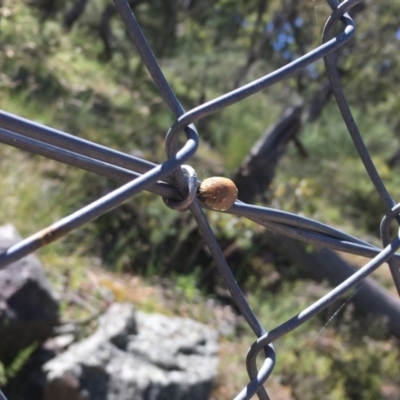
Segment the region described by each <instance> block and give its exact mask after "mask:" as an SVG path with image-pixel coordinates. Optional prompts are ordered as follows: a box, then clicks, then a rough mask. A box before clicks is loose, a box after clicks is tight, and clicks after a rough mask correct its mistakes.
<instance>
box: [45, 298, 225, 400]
mask: <svg viewBox="0 0 400 400" xmlns="http://www.w3.org/2000/svg"><path fill="white" fill-rule="evenodd" d="M217 357H218V344H217V334H216V332H214V331H213V330H212V329H210V328H209V327H207V326H205V325H203V324H200V323H198V322H195V321H193V320H190V319H183V318H178V317H174V318H170V317H166V316H164V315H158V314H152V315H150V314H149V315H147V314H144V313H139V312H138V313H136V312H135V310H134V308H133V306H132V305H129V304H114V305H113V306H111V307H110V308H109V310H108V311H107V313H106V314H105V315H103V316H102V318H101V319H100V322H99V327H98V329H97V331H96V332H95V333H94V334H93V335H92V336H91V337H89V338H87V339H85V340H83V341H82V342H80V343H77V344H75V345H73V346H71V347H70V348H69V349H68V350H67V351H66V352H64V353H62V354H60V355H59V356H57V357H56V358H54V359H53V360H51V361H49V362H48V363H46V364H45V365H44V371H45V373H46V374H47V384H46V388H45V393H46V394H45V400H64V399H65V400H67V399H68V400H89V399H92V400H128V399H129V400H206V399H208V398H209V396H210V393H211V390H212V385H213V379H214V377H215V376H216V373H217V362H218V361H217V360H218V358H217Z"/></svg>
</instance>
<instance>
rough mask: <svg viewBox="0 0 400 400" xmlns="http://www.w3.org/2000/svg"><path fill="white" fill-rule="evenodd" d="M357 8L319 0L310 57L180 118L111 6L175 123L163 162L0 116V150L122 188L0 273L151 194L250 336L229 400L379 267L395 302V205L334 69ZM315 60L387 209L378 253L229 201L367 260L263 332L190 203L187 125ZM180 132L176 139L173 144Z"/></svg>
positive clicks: (136, 33) (291, 233) (273, 224)
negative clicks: (324, 11) (202, 257)
mask: <svg viewBox="0 0 400 400" xmlns="http://www.w3.org/2000/svg"><path fill="white" fill-rule="evenodd" d="M361 1H362V0H346V1H344V2H342V3H339V2H338V1H337V0H327V3H328V5H329V6H330V8H331V9H332V14H331V16H330V17H329V19H328V21H327V23H326V25H325V28H324V34H323V40H322V44H321V45H320V46H319V47H318V48H316V49H314V50H312V51H310V52H309V53H307V54H305V55H303V56H302V57H300V58H298V59H297V60H294V61H292V62H290V63H289V64H287V65H285V66H284V67H281V68H279V69H277V70H275V71H273V72H271V73H269V74H267V75H265V76H263V77H261V78H260V79H257V80H255V81H253V82H251V83H249V84H247V85H245V86H242V87H240V88H238V89H236V90H233V91H231V92H229V93H226V94H223V95H222V96H220V97H217V98H216V99H214V100H212V101H209V102H207V103H205V104H202V105H200V106H198V107H196V108H193V109H191V110H189V111H185V110H184V109H183V107H182V105H181V104H180V102H179V100H178V98H177V96H176V95H175V93H174V91H173V90H172V88H171V86H170V85H169V83H168V81H167V80H166V78H165V76H164V75H163V73H162V70H161V68H160V67H159V64H158V62H157V60H156V58H155V56H154V54H153V52H152V50H151V47H150V46H149V44H148V43H147V40H146V37H145V35H144V34H143V32H142V30H141V28H140V26H139V24H138V22H137V20H136V18H135V16H134V14H133V12H132V10H131V8H130V6H129V4H128V2H127V0H114V3H115V6H116V8H117V10H118V12H119V14H120V16H121V18H122V21H123V22H124V24H125V27H126V29H127V31H128V34H129V36H130V37H131V39H132V40H133V41H134V43H135V45H136V47H137V49H138V51H139V53H140V55H141V58H142V60H143V62H144V64H145V65H146V67H147V69H148V70H149V72H150V74H151V76H152V78H153V80H154V83H155V85H156V86H157V88H158V90H159V91H160V93H161V95H162V97H163V99H164V101H165V103H166V104H167V105H168V106H169V108H170V109H171V111H172V113H173V115H174V116H175V117H176V121H175V123H174V124H172V126H171V127H170V128H169V130H168V131H167V132H166V135H165V137H166V142H165V149H166V155H167V159H166V161H165V162H163V163H162V164H159V165H157V164H154V163H151V162H149V161H147V160H144V159H141V158H138V157H134V156H131V155H129V154H125V153H123V152H120V151H116V150H113V149H110V148H107V147H104V146H101V145H99V144H96V143H93V142H90V141H88V140H84V139H80V138H77V137H75V136H73V135H69V134H67V133H65V132H61V131H58V130H55V129H52V128H49V127H46V126H44V125H40V124H37V123H34V122H32V121H29V120H26V119H23V118H20V117H18V116H15V115H12V114H9V113H6V112H3V111H0V142H1V143H4V144H8V145H10V146H14V147H17V148H19V149H23V150H26V151H29V152H33V153H36V154H39V155H42V156H44V157H47V158H50V159H53V160H56V161H59V162H62V163H65V164H68V165H71V166H75V167H78V168H81V169H84V170H87V171H90V172H93V173H96V174H99V175H102V176H105V177H108V178H110V179H113V180H116V181H119V182H122V183H123V186H121V187H120V188H118V189H116V190H114V191H113V192H111V193H109V194H107V195H106V196H103V197H102V198H100V199H98V200H96V201H94V202H93V203H91V204H89V205H87V206H86V207H84V208H81V209H80V210H78V211H76V212H74V213H72V214H71V215H69V216H67V217H65V218H63V219H61V220H60V221H58V222H57V223H55V224H53V225H51V226H49V227H47V228H45V229H43V230H41V231H39V232H37V233H35V234H34V235H32V236H30V237H28V238H27V239H24V240H22V241H21V242H19V243H18V244H16V245H14V246H11V247H10V248H9V249H7V250H6V251H4V252H3V253H1V254H0V269H1V268H6V267H7V266H8V265H9V264H10V263H12V262H15V261H17V260H19V259H20V258H22V257H24V256H26V255H27V254H29V253H31V252H33V251H35V250H37V249H39V248H41V247H43V246H45V245H47V244H48V243H50V242H52V241H54V240H56V239H58V238H60V237H62V236H64V235H66V234H67V233H69V232H71V231H72V230H74V229H77V228H79V227H80V226H82V225H83V224H85V223H87V222H89V221H91V220H93V219H95V218H97V217H99V216H100V215H102V214H104V213H106V212H108V211H110V210H111V209H113V208H115V207H118V206H119V205H120V204H122V203H123V202H124V201H127V200H128V199H130V198H131V197H132V196H134V195H136V194H138V193H140V192H141V191H143V190H148V191H151V192H153V193H155V194H158V195H160V196H162V197H163V199H164V201H165V204H166V205H167V206H169V207H171V208H173V209H176V210H180V211H183V210H189V211H190V212H191V213H192V214H193V216H194V218H195V220H196V222H197V224H198V226H199V229H200V231H201V233H202V235H203V237H204V241H205V243H206V245H207V246H208V248H209V250H210V253H211V255H212V256H213V259H214V261H215V263H216V266H217V268H218V270H219V272H220V274H221V276H222V277H223V279H224V280H225V282H226V284H227V287H228V288H229V290H230V292H231V294H232V297H233V299H234V301H235V303H236V305H237V307H238V308H239V310H240V312H241V313H242V315H243V316H244V317H245V319H246V321H247V323H248V324H249V326H250V327H251V328H252V330H253V331H254V334H255V335H256V336H257V340H256V341H255V342H254V343H253V344H252V345H251V347H250V349H249V352H248V355H247V359H246V365H247V371H248V375H249V378H250V382H249V384H248V385H247V386H246V387H245V388H244V389H243V390H242V391H241V392H240V393H239V394H238V395H237V396H236V397H235V399H237V400H239V399H241V400H244V399H250V398H251V397H253V396H254V395H257V396H258V398H259V399H264V400H265V399H269V396H268V394H267V392H266V390H265V388H264V386H263V385H264V383H265V381H266V380H267V379H268V377H269V376H270V374H271V373H272V370H273V368H274V365H275V350H274V347H273V342H274V341H275V340H276V339H278V338H279V337H281V336H283V335H285V334H287V333H289V332H291V331H292V330H294V329H296V328H297V327H299V326H300V325H302V324H303V323H305V322H306V321H307V320H309V319H310V318H312V317H313V316H315V315H316V314H318V313H319V312H321V311H322V310H323V309H324V308H326V307H328V306H329V305H331V304H332V303H333V302H335V301H336V300H337V299H338V298H339V297H340V296H342V295H343V294H345V293H346V292H348V291H349V290H350V289H352V288H354V287H355V286H356V285H358V284H359V283H360V282H361V281H362V280H363V279H365V278H366V277H367V276H368V275H370V274H371V273H372V272H373V271H374V270H376V269H377V268H379V267H380V266H381V265H382V264H383V263H385V262H388V263H389V266H390V270H391V273H392V277H393V281H394V283H395V286H396V288H397V290H398V292H399V294H400V273H399V268H398V266H399V262H400V258H399V257H400V254H396V251H397V250H398V249H399V247H400V233H399V234H398V236H397V237H395V238H394V239H391V238H390V233H389V226H390V223H391V222H392V221H394V220H399V213H400V205H399V204H396V203H395V201H394V200H393V199H392V197H391V196H390V194H389V193H388V191H387V189H386V187H385V185H384V184H383V182H382V179H381V178H380V176H379V174H378V172H377V170H376V168H375V166H374V163H373V161H372V159H371V156H370V155H369V152H368V149H367V147H366V146H365V144H364V142H363V139H362V136H361V134H360V132H359V130H358V127H357V124H356V122H355V121H354V118H353V116H352V114H351V110H350V108H349V106H348V102H347V100H346V97H345V94H344V91H343V88H342V86H341V82H340V78H339V74H338V72H337V68H336V64H335V62H336V61H335V59H336V58H335V52H336V51H337V50H339V49H340V48H342V47H343V46H344V45H345V44H346V43H347V42H348V41H349V40H350V39H351V38H352V37H353V36H354V34H355V24H354V21H353V20H352V19H351V17H350V16H349V15H348V14H347V12H348V11H349V10H350V9H351V8H352V7H354V6H355V5H357V4H359V3H360V2H361ZM338 23H341V24H342V26H343V28H342V32H341V33H340V34H338V35H337V36H333V28H334V27H335V26H336V25H337V24H338ZM322 58H323V59H324V61H325V66H326V72H327V75H328V77H329V79H330V83H331V86H332V91H333V94H334V96H335V98H336V102H337V104H338V107H339V110H340V112H341V113H342V116H343V120H344V122H345V124H346V126H347V128H348V131H349V133H350V136H351V138H352V140H353V142H354V146H355V147H356V149H357V151H358V153H359V156H360V158H361V160H362V162H363V163H364V166H365V169H366V171H367V173H368V175H369V176H370V178H371V181H372V183H373V184H374V186H375V188H376V191H377V192H378V193H379V195H380V196H381V198H382V200H383V202H384V203H385V204H386V206H387V208H388V212H387V214H386V215H385V216H384V217H383V219H382V223H381V238H382V243H383V249H381V248H378V247H376V246H374V245H371V244H370V243H368V242H365V241H363V240H360V239H358V238H356V237H354V236H351V235H348V234H346V233H344V232H342V231H340V230H338V229H335V228H333V227H330V226H328V225H325V224H322V223H320V222H318V221H314V220H312V219H309V218H305V217H302V216H299V215H295V214H292V213H289V212H284V211H281V210H275V209H272V208H268V207H260V206H255V205H250V204H246V203H243V202H241V201H236V202H235V204H234V205H233V206H232V207H231V208H230V209H229V210H227V211H225V213H229V214H232V215H236V216H241V217H245V218H248V219H250V220H252V221H254V222H256V223H258V224H260V225H263V226H265V227H266V228H268V229H270V230H271V231H274V232H277V233H280V234H283V235H286V236H288V237H291V238H295V239H297V240H301V241H303V242H307V243H312V244H316V245H318V246H323V247H326V248H331V249H333V250H339V251H344V252H348V253H352V254H358V255H362V256H365V257H369V258H372V260H371V261H370V262H369V263H367V264H366V265H365V266H364V267H363V268H361V269H360V270H358V271H357V272H356V273H354V274H353V275H352V276H350V277H349V278H348V279H346V280H345V281H344V282H343V283H341V284H340V285H339V286H337V287H336V288H334V289H333V290H331V291H330V292H329V293H327V294H326V295H325V296H323V297H322V298H320V299H319V300H318V301H316V302H315V303H314V304H312V305H310V306H309V307H307V308H306V309H305V310H303V311H302V312H301V313H299V314H298V315H296V316H294V317H293V318H291V319H289V320H288V321H286V322H284V323H283V324H281V325H280V326H278V327H276V328H274V329H272V330H270V331H269V332H267V331H266V329H265V328H264V327H263V326H262V325H261V323H260V322H259V321H258V319H257V317H256V316H255V314H254V313H253V311H252V309H251V307H250V306H249V304H248V302H247V301H246V298H245V296H244V294H243V293H242V291H241V289H240V288H239V286H238V284H237V283H236V280H235V277H234V275H233V273H232V271H231V269H230V268H229V266H228V264H227V262H226V260H225V258H224V256H223V253H222V251H221V248H220V247H219V245H218V242H217V240H216V239H215V236H214V233H213V231H212V228H211V226H210V224H209V223H208V220H207V218H206V216H205V214H204V212H203V210H202V207H203V208H204V207H205V205H204V204H203V203H202V202H201V200H200V198H199V197H198V194H197V188H198V185H199V183H200V182H199V181H198V180H197V176H196V172H195V171H194V169H193V168H191V167H190V166H188V165H184V164H185V163H187V162H188V161H189V160H190V158H191V157H192V156H193V155H194V154H195V152H196V149H197V147H198V145H199V141H200V137H199V134H198V133H197V131H196V128H195V126H194V125H193V124H194V123H195V122H196V121H198V120H199V119H201V118H204V117H206V116H209V115H211V114H214V113H216V112H218V111H220V110H222V109H223V108H226V107H228V106H230V105H232V104H235V103H237V102H239V101H241V100H243V99H245V98H246V97H249V96H251V95H253V94H255V93H257V92H259V91H261V90H264V89H266V88H268V87H269V86H271V85H273V84H275V83H277V82H280V81H281V80H283V79H286V78H288V77H290V76H291V75H293V74H294V73H296V72H298V71H299V70H301V69H303V68H305V67H306V66H308V65H310V64H311V63H313V62H315V61H317V60H319V59H322ZM183 133H184V135H182V134H183ZM181 136H182V137H181ZM180 143H182V144H181V146H180V145H179V144H180ZM260 352H263V353H264V362H263V365H262V366H261V368H260V369H258V368H257V365H256V358H257V356H258V354H259V353H260ZM2 397H3V398H4V395H3V394H2V393H1V391H0V398H2Z"/></svg>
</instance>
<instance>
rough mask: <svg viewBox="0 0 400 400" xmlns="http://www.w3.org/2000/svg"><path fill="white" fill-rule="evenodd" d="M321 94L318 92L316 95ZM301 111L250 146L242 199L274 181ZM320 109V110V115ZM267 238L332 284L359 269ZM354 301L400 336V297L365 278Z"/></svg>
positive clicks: (238, 177) (239, 181)
mask: <svg viewBox="0 0 400 400" xmlns="http://www.w3.org/2000/svg"><path fill="white" fill-rule="evenodd" d="M322 91H323V92H324V95H326V94H327V92H328V90H327V89H326V88H322ZM319 95H320V93H317V94H316V97H318V96H319ZM302 111H303V107H302V106H296V107H293V108H290V109H288V110H287V111H286V113H285V114H284V116H283V118H282V119H281V120H280V121H279V122H278V123H276V124H275V125H273V126H272V127H271V128H270V129H268V130H267V132H266V133H265V134H264V135H263V137H262V138H261V139H260V140H259V141H258V142H257V143H256V144H255V145H254V147H253V148H252V149H251V152H250V154H249V156H248V157H246V159H245V160H244V161H243V163H242V165H241V166H240V168H239V170H238V171H237V173H236V174H235V176H234V178H233V180H234V182H235V183H236V185H237V187H238V189H239V197H240V199H241V200H243V201H246V202H247V203H252V202H254V201H255V200H256V198H257V197H258V196H259V195H260V194H261V193H263V192H264V191H265V190H266V189H267V188H268V186H269V185H270V183H271V182H272V181H273V179H274V175H275V169H276V166H277V163H278V161H279V159H280V158H281V157H282V155H283V154H284V152H285V150H286V145H287V143H288V140H289V139H293V138H294V137H295V135H296V134H297V133H298V132H299V131H300V128H301V115H302ZM313 111H314V110H313ZM320 111H321V110H318V114H319V113H320ZM311 114H313V112H312V113H311ZM309 115H310V114H309ZM265 240H266V241H267V243H268V244H269V247H271V248H272V249H274V251H275V252H276V254H277V255H279V257H281V258H283V259H284V260H287V261H288V262H290V263H292V264H295V265H297V266H298V267H299V269H300V270H301V271H304V272H306V274H307V275H308V276H311V277H312V278H314V279H316V280H322V279H326V280H327V281H328V282H329V283H330V284H331V285H332V286H333V287H335V286H337V285H339V284H340V283H341V282H343V281H344V280H345V279H347V278H348V277H350V276H351V275H352V274H354V273H355V272H356V271H357V269H356V268H355V267H354V266H352V265H351V264H349V263H348V262H346V261H344V260H343V259H342V258H341V257H340V256H339V255H338V254H337V253H335V252H334V251H331V250H329V249H322V250H319V249H318V250H314V251H312V252H309V251H306V245H305V244H303V243H301V242H298V241H295V240H293V239H290V238H287V237H283V236H281V235H279V234H274V235H266V237H265ZM351 302H352V303H353V304H354V306H355V308H356V310H357V311H358V312H360V313H362V314H372V315H379V316H382V317H386V318H387V320H388V328H389V329H390V332H391V333H392V334H393V335H395V336H397V337H400V300H398V299H397V298H395V297H394V296H393V295H392V294H391V293H390V292H388V291H387V290H386V289H384V288H383V287H381V286H380V285H379V284H378V283H376V282H375V281H374V280H373V279H372V278H367V279H365V281H364V283H363V285H362V286H361V288H360V289H359V290H358V292H357V293H356V294H355V295H354V296H353V297H352V298H351Z"/></svg>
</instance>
